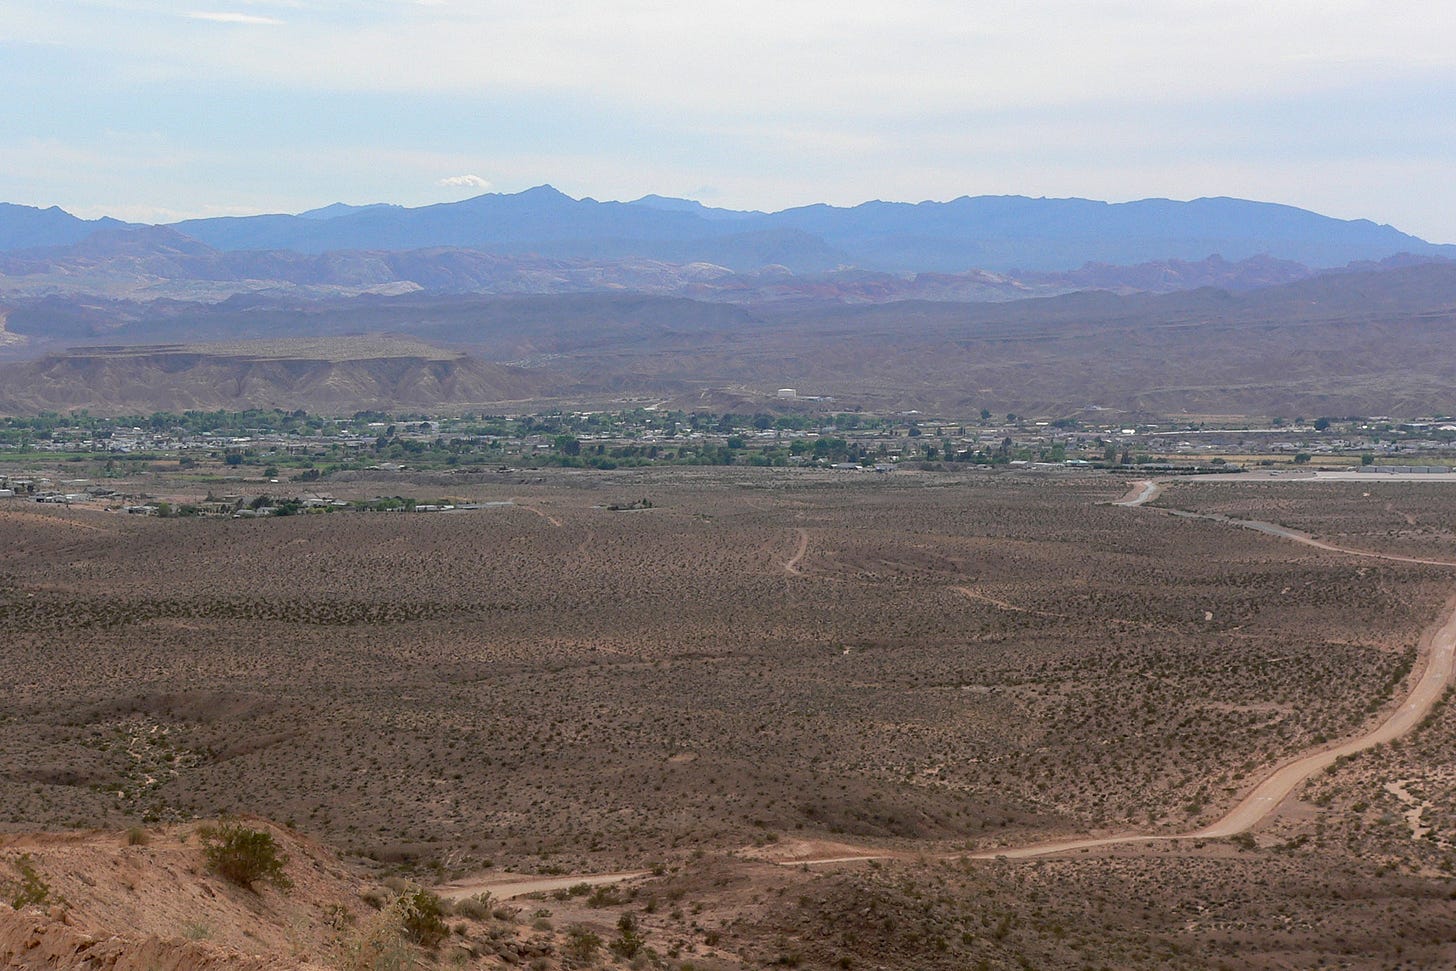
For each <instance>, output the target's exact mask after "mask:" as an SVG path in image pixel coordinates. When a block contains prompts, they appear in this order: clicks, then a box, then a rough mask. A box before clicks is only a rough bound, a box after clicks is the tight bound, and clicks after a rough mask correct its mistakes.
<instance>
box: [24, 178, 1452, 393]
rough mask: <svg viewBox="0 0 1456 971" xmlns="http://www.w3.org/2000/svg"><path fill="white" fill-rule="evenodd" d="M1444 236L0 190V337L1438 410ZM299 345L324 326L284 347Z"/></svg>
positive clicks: (175, 367) (767, 384)
mask: <svg viewBox="0 0 1456 971" xmlns="http://www.w3.org/2000/svg"><path fill="white" fill-rule="evenodd" d="M1452 257H1456V247H1453V246H1442V245H1435V244H1431V243H1427V242H1425V241H1423V240H1420V239H1417V238H1415V237H1413V236H1409V235H1407V234H1404V233H1401V232H1399V231H1398V230H1396V229H1393V228H1392V227H1389V226H1381V225H1377V224H1375V223H1373V222H1369V221H1365V220H1355V221H1345V220H1337V219H1331V218H1328V217H1324V216H1320V215H1317V214H1315V213H1311V212H1307V211H1304V210H1299V209H1294V208H1290V207H1287V206H1278V205H1271V204H1266V203H1253V202H1245V201H1241V200H1234V199H1200V200H1195V201H1193V202H1186V203H1184V202H1170V201H1167V200H1144V201H1141V202H1134V203H1123V204H1107V203H1100V202H1090V201H1087V200H1078V199H1061V200H1057V199H1028V198H1023V197H980V198H962V199H957V200H954V201H952V202H946V203H934V202H927V203H920V204H916V205H910V204H902V203H882V202H873V203H866V204H864V205H861V206H856V207H853V208H847V209H844V208H835V207H831V206H809V207H804V208H800V209H791V210H785V211H783V212H777V213H760V212H738V211H731V210H723V209H713V208H710V207H706V206H703V205H701V204H699V203H696V202H693V201H690V200H681V199H669V198H664V197H658V196H648V197H644V198H643V199H639V200H637V201H636V202H631V203H617V202H606V203H602V202H596V201H594V200H590V199H581V200H577V199H572V198H570V197H568V196H565V195H563V194H562V193H560V192H557V191H556V190H554V189H551V188H549V187H545V186H543V187H540V188H537V189H532V190H529V191H527V192H522V193H518V194H515V195H500V194H490V195H484V196H479V197H477V198H474V199H468V200H465V201H464V202H459V203H451V204H444V205H437V206H427V207H423V208H419V209H406V208H402V207H399V206H391V205H374V206H349V205H343V204H335V205H332V206H326V207H324V208H322V209H316V210H311V211H309V212H305V213H301V214H299V215H270V216H254V217H242V218H223V219H206V220H189V221H185V222H182V223H177V224H175V225H171V226H138V225H129V224H124V223H120V222H118V221H116V220H110V219H103V220H95V221H86V220H80V219H77V218H75V217H73V216H71V215H69V214H67V213H65V212H63V211H61V210H59V209H48V210H39V209H30V208H26V207H18V206H0V354H4V355H6V356H9V357H11V358H20V357H25V358H32V359H34V358H37V357H42V358H43V359H41V360H36V361H34V362H33V363H28V364H24V365H19V364H17V365H12V366H9V367H7V368H0V410H9V411H27V410H34V409H39V408H53V409H62V410H64V409H69V408H82V407H90V408H93V409H97V410H108V411H134V410H146V409H147V408H148V407H149V406H150V407H157V408H173V407H176V408H187V407H208V408H213V407H230V406H239V407H244V406H259V405H267V404H269V403H270V402H273V403H277V404H278V405H280V406H287V407H289V408H297V407H304V408H308V409H310V410H313V409H318V408H323V409H327V410H332V411H349V410H351V408H352V407H358V408H363V407H368V408H388V407H389V406H390V405H391V404H394V405H397V406H400V407H404V406H408V407H410V408H412V409H432V408H435V409H447V408H458V407H464V406H470V407H485V406H488V405H490V404H491V403H493V402H494V403H498V404H499V403H503V402H512V403H521V402H525V401H532V402H537V403H541V402H545V403H551V402H568V401H591V402H596V403H610V402H612V401H628V400H632V401H636V400H648V399H651V400H659V399H666V400H673V401H676V402H678V403H679V404H682V405H684V406H692V405H694V404H700V405H702V406H704V407H709V406H711V407H723V408H727V407H732V408H738V409H740V410H741V409H742V408H759V407H765V406H768V405H771V404H772V402H771V400H770V401H765V400H761V399H762V398H763V396H765V395H771V393H772V391H773V389H775V388H777V387H780V386H785V385H791V386H797V387H800V388H801V389H803V390H805V391H808V392H810V393H820V394H826V395H831V396H833V397H834V398H835V399H836V400H837V401H839V402H841V403H849V404H859V405H862V406H865V407H892V408H939V409H952V410H953V409H957V408H968V407H969V408H973V409H974V410H979V408H981V407H992V408H995V409H997V410H1001V409H1007V410H1015V411H1017V412H1027V411H1036V412H1038V413H1041V412H1045V413H1048V414H1050V413H1063V412H1068V411H1075V410H1078V409H1080V408H1084V407H1087V406H1092V405H1095V406H1097V407H1099V408H1101V407H1106V408H1116V409H1127V410H1131V411H1138V410H1163V411H1179V410H1192V411H1197V412H1201V413H1213V412H1239V413H1270V414H1273V413H1282V412H1283V411H1292V412H1294V413H1300V412H1303V413H1345V412H1349V413H1355V412H1360V411H1366V412H1392V411H1399V410H1400V409H1401V408H1410V409H1415V410H1419V411H1432V410H1445V411H1450V410H1456V394H1453V393H1452V392H1451V391H1450V390H1449V389H1450V388H1452V386H1453V384H1456V382H1453V381H1452V380H1451V378H1452V377H1453V375H1449V374H1447V373H1446V371H1445V370H1443V365H1442V363H1441V362H1442V361H1443V360H1444V359H1445V354H1444V350H1443V348H1444V343H1443V341H1444V335H1445V333H1446V332H1447V331H1448V330H1449V325H1450V324H1451V323H1452V322H1453V321H1456V265H1453V264H1452V263H1451V262H1450V260H1451V259H1452ZM1200 288H1202V289H1200ZM1079 291H1103V292H1100V293H1079ZM1159 294H1161V295H1163V296H1157V295H1159ZM1029 298H1056V299H1029ZM998 304H999V306H998ZM360 335H376V336H377V335H396V336H400V335H402V336H405V337H408V338H409V339H410V340H411V341H413V342H415V343H413V344H405V345H402V344H399V343H398V342H394V343H391V342H382V343H381V342H378V341H374V342H361V341H360V340H359V336H360ZM309 337H317V338H327V339H329V340H332V341H335V342H336V343H335V344H334V345H332V346H331V348H330V349H328V350H327V352H324V351H320V350H319V347H318V345H308V346H307V347H305V346H303V345H298V344H287V345H284V344H279V343H278V341H279V340H281V339H283V338H290V339H292V338H309ZM246 341H257V342H263V343H261V344H259V345H257V346H251V347H250V346H246V345H245V344H240V343H239V342H246ZM421 341H424V342H428V347H434V348H436V349H439V348H445V350H444V351H442V352H440V353H435V352H433V351H430V350H428V347H427V348H426V349H424V350H421V347H423V346H424V345H421V344H419V342H421ZM217 342H229V343H228V345H227V348H226V349H220V348H219V347H217V346H216V343H217ZM203 343H206V344H207V345H208V346H199V345H200V344H203ZM98 344H99V345H105V346H104V347H100V348H95V347H93V348H90V349H87V350H82V351H77V352H74V353H66V354H59V355H56V354H55V352H56V351H57V350H58V349H60V348H63V347H74V346H77V345H98ZM149 345H162V346H156V347H150V346H149ZM47 354H50V355H52V356H49V357H44V355H47ZM381 362H383V363H381ZM1446 370H1449V369H1446Z"/></svg>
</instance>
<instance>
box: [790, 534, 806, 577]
mask: <svg viewBox="0 0 1456 971" xmlns="http://www.w3.org/2000/svg"><path fill="white" fill-rule="evenodd" d="M796 532H797V533H798V534H799V545H798V547H796V548H795V549H794V555H793V556H791V557H789V560H788V562H787V563H785V564H784V572H785V573H788V574H791V575H794V576H797V575H798V573H799V561H800V560H802V559H803V558H804V554H805V553H808V552H809V531H808V530H807V529H804V528H803V527H802V526H801V527H799V528H798V529H797V530H796Z"/></svg>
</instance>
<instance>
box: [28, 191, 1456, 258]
mask: <svg viewBox="0 0 1456 971" xmlns="http://www.w3.org/2000/svg"><path fill="white" fill-rule="evenodd" d="M122 225H125V224H123V223H120V222H118V221H116V220H96V221H86V220H79V219H76V218H75V217H73V216H70V215H69V214H67V213H64V212H63V211H62V210H59V209H54V208H53V209H46V210H40V209H32V208H29V207H23V206H0V250H15V249H25V248H33V247H40V246H55V245H66V244H68V243H74V242H77V241H79V240H80V239H84V238H85V237H86V236H87V235H89V234H90V233H91V232H94V231H95V230H97V229H99V228H104V227H107V226H110V227H117V226H122ZM171 228H173V229H175V230H177V231H178V232H181V233H183V234H185V235H187V236H189V237H192V238H193V239H196V240H199V241H201V242H203V243H206V244H207V245H209V246H212V247H214V248H216V249H218V250H222V251H245V250H280V251H293V252H298V253H305V254H319V253H325V252H331V251H337V250H356V251H357V250H380V251H400V250H420V249H426V248H430V247H463V248H470V249H478V250H482V251H485V252H490V253H498V254H502V255H526V254H530V255H536V256H543V257H552V258H577V259H626V258H641V259H655V260H662V261H664V262H673V263H690V262H707V263H719V264H721V265H724V266H728V267H730V268H732V269H735V270H752V269H758V268H760V267H762V266H765V265H783V266H785V267H787V268H788V269H790V270H792V271H794V272H798V273H818V272H825V271H828V270H833V269H836V268H840V267H856V268H860V269H865V270H875V271H881V272H894V273H906V272H935V273H958V272H964V271H966V270H969V269H973V268H975V269H984V270H992V271H1007V270H1012V269H1019V270H1045V271H1060V270H1069V269H1074V268H1077V267H1081V266H1083V265H1085V264H1088V263H1105V264H1114V265H1132V264H1138V263H1146V262H1153V261H1158V260H1169V259H1174V260H1202V259H1204V258H1206V257H1208V256H1210V255H1213V254H1217V255H1219V256H1221V257H1222V258H1224V259H1226V260H1231V261H1237V260H1243V259H1247V258H1250V257H1254V256H1262V255H1267V256H1271V257H1274V258H1277V259H1282V260H1292V261H1296V262H1299V263H1303V264H1305V265H1307V266H1311V267H1334V266H1343V265H1345V264H1347V263H1351V262H1354V261H1360V260H1380V259H1384V258H1387V257H1390V256H1392V255H1395V254H1399V253H1410V254H1415V255H1420V256H1432V257H1448V258H1450V257H1456V246H1449V245H1435V244H1431V243H1428V242H1426V241H1425V240H1422V239H1419V238H1418V237H1415V236H1412V235H1409V234H1407V233H1403V232H1400V231H1399V230H1397V229H1395V228H1393V227H1391V226H1388V225H1379V224H1376V223H1374V222H1371V221H1370V220H1364V219H1357V220H1342V219H1334V218H1331V217H1328V216H1323V215H1320V214H1318V213H1314V212H1310V211H1308V210H1304V209H1299V208H1296V207H1293V206H1285V205H1278V204H1274V203H1266V202H1251V201H1248V200H1243V199H1232V198H1224V197H1219V198H1202V199H1194V200H1192V201H1189V202H1179V201H1174V200H1169V199H1143V200H1139V201H1136V202H1123V203H1108V202H1098V201H1095V200H1089V199H1048V198H1029V197H1026V196H974V197H973V196H962V197H960V198H958V199H953V200H951V201H949V202H933V201H926V202H919V203H903V202H884V201H873V202H865V203H862V204H860V205H857V206H852V207H838V206H831V205H826V204H816V205H809V206H801V207H797V208H792V209H785V210H782V211H779V212H768V213H765V212H745V211H737V210H730V209H715V208H712V207H709V206H704V205H702V204H701V203H698V202H695V201H693V200H687V199H673V198H667V197H663V196H644V197H643V198H641V199H638V200H636V201H633V202H610V201H608V202H599V201H597V200H595V199H590V198H582V199H575V198H572V197H571V196H568V195H566V194H564V193H562V192H560V191H558V190H556V189H554V188H552V187H551V186H548V185H542V186H537V187H535V188H532V189H527V190H525V191H523V192H518V193H514V194H508V193H487V194H485V195H480V196H476V197H474V198H470V199H465V200H462V201H459V202H451V203H439V204H436V205H429V206H421V207H416V208H406V207H401V206H395V205H387V204H375V205H368V206H350V205H345V204H342V203H335V204H334V205H331V206H325V207H322V208H320V209H314V210H310V211H308V212H305V213H302V214H300V215H286V214H272V215H261V216H242V217H222V218H211V219H191V220H184V221H182V222H178V223H174V224H171Z"/></svg>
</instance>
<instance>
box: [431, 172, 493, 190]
mask: <svg viewBox="0 0 1456 971" xmlns="http://www.w3.org/2000/svg"><path fill="white" fill-rule="evenodd" d="M435 184H436V185H440V186H444V187H445V188H447V189H489V188H490V183H489V182H487V181H486V180H485V179H482V178H481V177H480V176H478V175H452V176H449V177H448V178H444V179H441V180H440V181H439V182H437V183H435Z"/></svg>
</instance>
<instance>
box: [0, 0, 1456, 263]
mask: <svg viewBox="0 0 1456 971" xmlns="http://www.w3.org/2000/svg"><path fill="white" fill-rule="evenodd" d="M1452 105H1456V5H1452V4H1450V3H1449V0H1442V2H1424V0H1383V2H1378V3H1377V2H1355V0H1321V2H1318V3H1313V2H1305V0H1257V2H1245V0H1200V2H1191V0H1159V2H1156V3H1153V2H1148V0H1018V2H1011V0H993V2H983V0H876V2H866V0H774V2H767V0H734V2H731V3H728V2H713V0H677V2H673V3H666V2H659V0H616V2H613V3H603V2H587V0H534V2H532V3H529V4H527V3H519V2H517V3H502V2H496V0H196V2H195V3H193V2H188V0H182V2H175V3H171V2H162V0H0V201H4V202H14V203H22V204H26V205H39V206H50V205H59V206H61V207H62V208H63V209H66V210H68V211H70V212H73V213H76V214H78V215H82V216H86V217H95V216H99V215H112V216H116V217H118V218H123V219H130V220H137V221H145V222H165V221H170V220H174V219H181V218H187V217H193V216H206V215H232V214H247V213H257V212H299V211H302V210H305V209H309V208H314V207H317V206H322V205H327V204H329V203H332V202H340V201H342V202H348V203H353V204H363V203H370V202H393V203H399V204H403V205H409V206H417V205H426V204H430V203H436V202H447V201H453V200H456V199H463V198H467V197H470V196H473V195H479V194H480V193H482V192H488V191H491V192H517V191H520V190H522V189H526V188H529V187H531V186H534V185H540V184H543V183H549V184H551V185H554V186H556V187H557V188H558V189H560V190H561V191H563V192H566V193H568V194H569V195H572V196H576V197H591V198H595V199H601V200H605V199H621V200H628V199H634V198H638V197H640V196H642V195H646V194H648V193H658V194H661V195H669V196H682V197H687V198H694V199H698V200H700V201H702V202H704V203H706V204H708V205H714V206H724V207H728V208H736V209H762V210H774V209H781V208H785V207H788V206H794V205H804V204H808V203H813V202H829V203H833V204H836V205H853V204H856V203H859V202H864V201H866V200H870V199H886V200H895V201H907V202H917V201H920V200H924V199H937V200H946V199H952V198H956V197H958V196H962V195H1001V194H1015V195H1027V196H1053V197H1066V196H1077V197H1084V198H1092V199H1104V200H1108V201H1114V202H1116V201H1126V200H1131V199H1141V198H1152V197H1161V198H1172V199H1192V198H1197V197H1200V196H1236V197H1240V198H1246V199H1257V200H1261V201H1266V202H1279V203H1285V204H1289V205H1295V206H1300V207H1303V208H1307V209H1313V210H1315V211H1317V212H1321V213H1324V214H1326V215H1331V216H1336V217H1340V218H1347V219H1353V218H1364V219H1371V220H1374V221H1375V222H1379V223H1389V224H1391V225H1394V226H1396V227H1397V228H1400V229H1402V230H1404V231H1406V232H1411V233H1414V234H1416V235H1418V236H1421V237H1423V238H1425V239H1428V240H1430V241H1432V242H1456V111H1453V110H1452V108H1451V106H1452Z"/></svg>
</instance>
